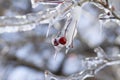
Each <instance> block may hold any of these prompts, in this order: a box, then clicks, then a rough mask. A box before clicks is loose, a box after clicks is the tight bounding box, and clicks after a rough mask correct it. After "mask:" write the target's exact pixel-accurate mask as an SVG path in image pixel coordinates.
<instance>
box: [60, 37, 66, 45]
mask: <svg viewBox="0 0 120 80" xmlns="http://www.w3.org/2000/svg"><path fill="white" fill-rule="evenodd" d="M66 42H67V40H66V38H65V37H61V38H60V39H59V43H60V44H62V45H65V44H66Z"/></svg>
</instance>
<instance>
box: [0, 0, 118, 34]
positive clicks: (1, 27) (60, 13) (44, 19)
mask: <svg viewBox="0 0 120 80" xmlns="http://www.w3.org/2000/svg"><path fill="white" fill-rule="evenodd" d="M88 1H89V2H95V3H98V4H101V5H102V6H103V7H104V8H107V9H109V10H110V11H111V8H109V4H108V1H107V0H106V4H105V3H103V2H102V1H101V0H80V1H79V0H72V1H71V0H70V1H63V2H61V3H59V4H58V5H57V6H56V7H55V8H54V9H51V10H50V9H49V10H46V11H40V12H38V13H30V14H27V15H23V16H14V17H8V16H2V17H0V33H4V32H17V31H27V30H31V29H34V28H35V27H36V25H37V24H44V23H48V24H50V22H51V19H52V20H54V19H55V20H56V21H57V20H59V19H62V18H64V15H65V13H67V11H69V10H70V9H71V8H72V7H73V6H75V5H82V4H83V3H85V2H88ZM39 3H40V2H39ZM43 3H44V5H45V4H46V5H48V3H50V4H52V3H54V2H49V1H48V2H42V4H43ZM68 3H69V4H68ZM64 4H65V5H66V4H67V5H66V6H65V5H64ZM61 6H62V8H60V7H61ZM111 12H112V14H113V16H114V17H115V18H116V19H119V20H120V17H118V16H117V15H116V14H115V13H114V12H113V11H111ZM55 20H54V22H55Z"/></svg>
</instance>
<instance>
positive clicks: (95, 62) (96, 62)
mask: <svg viewBox="0 0 120 80" xmlns="http://www.w3.org/2000/svg"><path fill="white" fill-rule="evenodd" d="M95 52H96V53H97V57H89V58H85V59H84V60H83V64H82V65H85V68H84V70H82V71H81V72H79V73H76V74H73V75H71V76H69V77H60V76H56V75H54V74H52V73H50V72H49V71H46V72H45V80H53V79H54V80H84V79H86V78H88V77H94V76H95V75H96V74H97V73H98V72H99V71H100V70H101V69H103V68H105V67H106V66H111V65H116V64H120V57H119V56H118V55H116V56H107V55H106V54H105V52H104V51H103V50H102V48H100V47H98V48H96V49H95Z"/></svg>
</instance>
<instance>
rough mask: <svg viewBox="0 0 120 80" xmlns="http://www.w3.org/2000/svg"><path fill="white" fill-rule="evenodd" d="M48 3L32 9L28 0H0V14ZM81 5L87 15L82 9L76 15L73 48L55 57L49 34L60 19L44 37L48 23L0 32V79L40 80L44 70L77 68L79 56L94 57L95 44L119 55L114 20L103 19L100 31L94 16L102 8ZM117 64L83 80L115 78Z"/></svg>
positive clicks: (64, 72)
mask: <svg viewBox="0 0 120 80" xmlns="http://www.w3.org/2000/svg"><path fill="white" fill-rule="evenodd" d="M116 1H117V0H116ZM118 1H119V0H118ZM50 7H51V6H49V5H47V6H45V5H39V6H38V7H37V8H35V9H33V8H32V4H31V1H30V0H0V16H15V15H24V14H28V13H34V12H38V11H40V10H45V9H47V8H50ZM52 7H54V6H52ZM82 8H83V9H84V10H85V11H86V12H88V13H89V14H90V16H88V15H87V14H85V13H83V15H81V16H80V20H79V27H78V34H77V36H76V38H75V40H74V42H73V48H72V49H70V51H69V52H68V54H65V52H64V51H65V50H64V49H63V50H62V51H61V52H59V53H58V55H57V57H56V60H55V59H54V58H53V56H54V52H55V49H54V47H53V45H52V44H51V37H52V35H55V34H56V33H57V32H58V31H59V29H60V28H62V26H63V25H64V20H63V21H60V22H58V23H56V24H55V25H54V27H52V28H51V29H50V33H49V37H48V38H46V37H45V35H46V31H47V28H48V24H39V25H37V27H36V28H35V29H33V30H31V31H25V32H16V33H3V34H0V80H44V71H45V70H49V71H50V72H52V73H54V74H56V75H59V76H68V75H70V74H74V73H76V72H80V71H81V70H83V69H84V67H85V66H84V65H83V64H82V61H81V60H82V59H83V58H86V57H95V56H96V54H95V53H94V48H96V47H98V46H101V48H103V49H104V50H105V52H106V54H107V55H110V56H112V55H119V54H120V25H118V24H117V23H116V22H115V21H114V20H107V21H103V22H104V23H103V26H104V27H103V28H102V31H101V27H100V25H101V24H100V22H99V20H98V16H99V14H101V13H103V12H104V11H103V10H101V9H99V8H98V7H96V6H95V5H93V4H90V3H85V4H84V6H82ZM119 11H120V10H119ZM91 17H92V18H91ZM58 25H59V28H58ZM101 33H102V34H101ZM119 67H120V65H114V66H108V67H105V68H104V69H103V70H101V71H100V72H99V73H98V74H97V75H96V76H95V77H96V79H90V78H87V79H86V80H119V79H120V74H119V72H120V68H119ZM101 76H102V77H101Z"/></svg>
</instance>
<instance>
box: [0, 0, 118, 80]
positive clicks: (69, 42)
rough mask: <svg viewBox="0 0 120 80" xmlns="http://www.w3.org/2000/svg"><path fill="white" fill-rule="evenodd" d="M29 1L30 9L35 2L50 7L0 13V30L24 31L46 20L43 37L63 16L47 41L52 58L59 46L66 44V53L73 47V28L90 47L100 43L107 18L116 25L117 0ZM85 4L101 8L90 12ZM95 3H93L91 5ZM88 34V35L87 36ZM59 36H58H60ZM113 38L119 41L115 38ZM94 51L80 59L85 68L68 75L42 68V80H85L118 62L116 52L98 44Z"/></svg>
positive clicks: (63, 46)
mask: <svg viewBox="0 0 120 80" xmlns="http://www.w3.org/2000/svg"><path fill="white" fill-rule="evenodd" d="M31 2H32V8H33V9H35V8H36V7H39V5H47V6H50V5H52V6H54V7H50V8H48V9H45V10H41V11H38V12H35V13H30V14H26V15H21V16H14V17H8V16H1V17H0V34H2V33H11V32H19V31H28V30H32V29H35V28H36V26H38V25H39V24H48V25H49V26H48V30H47V31H46V37H48V36H49V32H50V29H51V27H53V25H54V24H55V23H57V22H60V20H63V19H64V20H65V24H64V25H63V26H62V27H61V28H62V29H61V30H60V31H58V32H57V34H55V36H54V37H53V38H52V41H51V42H52V44H53V46H54V48H55V55H54V58H56V56H57V54H58V53H59V52H60V51H61V50H62V49H63V48H66V51H65V52H66V53H68V51H69V49H70V48H72V47H74V46H73V40H74V38H75V37H76V36H77V31H78V32H79V34H80V36H81V37H82V40H83V41H84V40H86V41H85V42H86V43H88V44H87V45H88V46H90V45H91V46H90V47H92V48H95V47H96V46H98V45H99V44H100V43H102V40H103V28H104V25H105V24H106V23H107V22H110V21H111V20H113V21H115V22H116V23H117V24H118V25H120V17H119V11H120V7H119V6H120V5H119V3H120V1H119V0H116V1H113V2H112V1H111V0H110V1H108V0H67V1H66V0H64V1H60V2H59V1H58V2H57V1H53V2H52V1H47V2H41V1H39V2H35V0H31ZM93 3H94V4H93ZM86 4H87V5H89V6H91V4H92V6H91V7H94V8H96V7H97V8H98V9H96V11H97V10H100V9H102V10H103V11H101V10H100V11H101V12H99V13H97V12H94V10H93V9H92V10H90V9H89V8H85V6H86ZM116 4H117V5H116ZM93 5H94V6H93ZM95 5H97V6H96V7H95ZM87 7H88V6H87ZM98 25H99V27H100V28H99V29H100V34H99V30H96V29H98ZM38 27H41V26H38ZM57 27H58V26H57ZM94 30H96V32H95V33H94V32H93V31H94ZM91 34H92V36H89V35H91ZM101 34H102V35H101ZM94 36H97V38H96V39H95V40H93V39H94V38H95V37H94ZM98 36H100V37H98ZM89 37H90V38H89ZM61 38H62V40H60V39H61ZM117 41H119V39H118V40H117ZM95 42H96V43H95ZM94 51H95V53H96V54H97V56H96V57H87V58H84V59H82V60H81V61H82V64H83V65H85V68H84V69H83V70H81V71H80V72H78V73H75V74H73V75H71V76H68V77H60V76H56V75H54V74H52V73H51V72H49V71H46V72H45V80H85V79H86V78H87V77H94V76H95V75H96V74H97V73H98V72H99V71H100V70H102V69H103V68H105V67H106V66H111V65H115V64H120V56H118V55H116V56H108V55H107V54H106V53H105V52H104V50H103V49H102V48H101V47H98V48H95V50H94ZM18 56H21V58H23V57H24V56H22V55H18ZM35 58H36V57H35ZM56 60H57V59H56ZM51 63H52V62H51ZM20 73H21V72H18V74H20ZM14 74H15V73H14ZM24 74H26V73H24Z"/></svg>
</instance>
